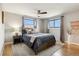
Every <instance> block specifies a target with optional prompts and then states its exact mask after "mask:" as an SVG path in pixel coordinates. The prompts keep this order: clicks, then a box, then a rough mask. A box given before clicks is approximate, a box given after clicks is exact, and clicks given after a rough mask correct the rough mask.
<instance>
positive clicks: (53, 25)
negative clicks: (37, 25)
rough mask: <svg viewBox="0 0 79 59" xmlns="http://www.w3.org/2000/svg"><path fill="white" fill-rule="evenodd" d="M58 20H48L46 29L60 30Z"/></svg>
mask: <svg viewBox="0 0 79 59" xmlns="http://www.w3.org/2000/svg"><path fill="white" fill-rule="evenodd" d="M60 23H61V21H60V19H55V20H49V22H48V28H60Z"/></svg>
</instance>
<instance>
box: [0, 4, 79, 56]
mask: <svg viewBox="0 0 79 59" xmlns="http://www.w3.org/2000/svg"><path fill="white" fill-rule="evenodd" d="M51 5H52V6H51ZM77 7H79V4H75V3H72V4H68V3H64V4H62V3H61V4H59V3H58V4H56V3H55V4H53V3H46V4H44V3H41V4H39V3H36V4H32V3H13V4H11V3H10V4H9V3H3V4H1V8H2V9H1V11H2V20H3V21H2V22H3V25H4V27H5V28H4V31H5V32H4V35H5V40H4V41H5V42H4V51H3V55H4V56H5V55H6V54H9V52H10V54H9V55H11V56H28V55H29V56H31V55H37V56H53V55H55V54H56V53H57V51H59V50H60V49H62V47H63V45H65V44H66V43H68V44H71V45H73V46H74V45H78V44H79V41H78V35H71V34H73V33H72V32H71V25H74V22H78V21H79V18H78V15H79V8H77ZM72 27H73V26H72ZM73 28H74V27H73ZM26 33H27V34H28V35H27V37H28V38H29V37H32V38H31V39H27V40H26V39H25V38H26ZM16 36H18V37H20V38H21V41H18V39H17V40H16ZM74 37H75V40H74ZM20 38H19V39H20ZM34 38H35V39H34ZM49 38H50V40H48V39H49ZM22 39H23V40H22ZM29 40H30V42H31V43H33V44H31V43H30V42H29ZM39 42H40V43H39ZM24 43H25V44H24ZM44 43H45V44H44ZM31 45H32V46H31ZM39 45H40V46H39ZM51 45H53V46H51ZM50 46H51V47H50ZM7 47H10V48H9V49H8V50H13V51H9V52H7V51H6V50H7V49H6V48H7ZM67 47H69V45H68V46H67ZM70 47H71V46H70ZM43 48H45V49H46V50H43V51H41V50H42V49H43ZM71 48H72V47H71ZM18 49H19V51H18ZM31 49H33V50H34V51H32V50H31ZM66 49H67V48H66ZM78 49H79V48H77V50H78ZM39 51H41V52H39ZM51 51H52V52H51ZM72 51H74V49H73V50H72ZM26 52H27V53H26ZM34 52H35V53H34ZM38 52H39V53H38ZM68 52H69V51H67V53H68ZM54 53H55V54H54ZM58 54H59V53H58ZM58 54H56V55H58ZM65 54H66V53H65ZM67 55H79V53H76V54H74V53H73V52H72V54H71V53H69V54H67Z"/></svg>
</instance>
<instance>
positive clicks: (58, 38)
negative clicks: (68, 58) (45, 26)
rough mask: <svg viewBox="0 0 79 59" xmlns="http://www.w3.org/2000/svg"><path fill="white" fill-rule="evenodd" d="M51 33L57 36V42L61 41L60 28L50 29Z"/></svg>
mask: <svg viewBox="0 0 79 59" xmlns="http://www.w3.org/2000/svg"><path fill="white" fill-rule="evenodd" d="M49 32H50V33H52V34H53V35H54V36H55V38H56V41H58V42H59V41H60V28H51V29H49Z"/></svg>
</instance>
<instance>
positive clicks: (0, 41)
mask: <svg viewBox="0 0 79 59" xmlns="http://www.w3.org/2000/svg"><path fill="white" fill-rule="evenodd" d="M0 8H1V7H0ZM1 12H2V11H1V9H0V55H2V52H3V46H4V24H2V14H1Z"/></svg>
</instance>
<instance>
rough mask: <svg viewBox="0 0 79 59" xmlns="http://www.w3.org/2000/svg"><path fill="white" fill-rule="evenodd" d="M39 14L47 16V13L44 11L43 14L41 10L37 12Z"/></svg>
mask: <svg viewBox="0 0 79 59" xmlns="http://www.w3.org/2000/svg"><path fill="white" fill-rule="evenodd" d="M37 13H38V14H47V12H46V11H43V12H42V11H41V10H37Z"/></svg>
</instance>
